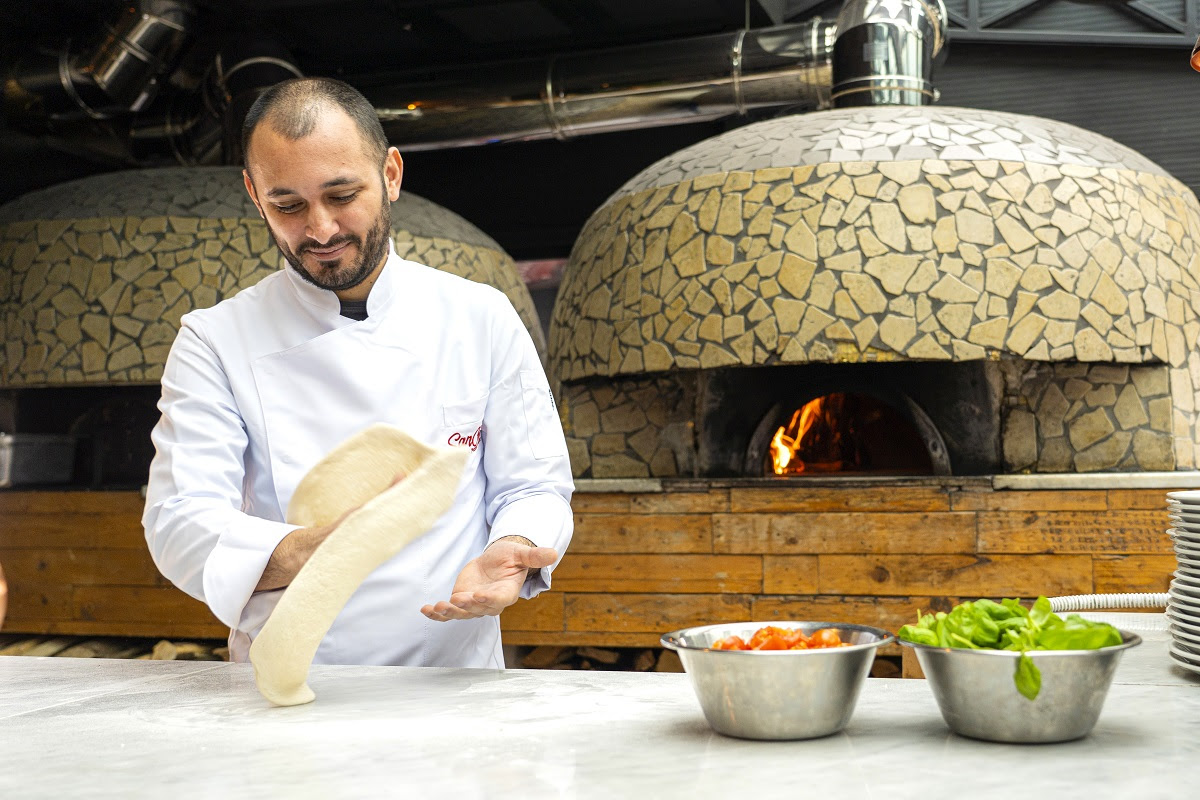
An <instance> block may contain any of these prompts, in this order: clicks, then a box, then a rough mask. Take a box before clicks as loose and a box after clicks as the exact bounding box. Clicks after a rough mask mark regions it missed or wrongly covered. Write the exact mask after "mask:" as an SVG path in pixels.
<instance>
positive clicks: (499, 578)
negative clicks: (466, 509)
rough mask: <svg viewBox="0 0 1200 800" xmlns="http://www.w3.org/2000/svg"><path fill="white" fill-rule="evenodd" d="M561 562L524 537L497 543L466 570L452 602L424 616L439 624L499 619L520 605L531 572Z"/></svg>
mask: <svg viewBox="0 0 1200 800" xmlns="http://www.w3.org/2000/svg"><path fill="white" fill-rule="evenodd" d="M557 560H558V552H557V551H556V550H554V548H552V547H535V546H534V544H533V542H531V541H529V540H528V539H526V538H525V537H523V536H505V537H503V538H501V539H497V540H496V541H495V542H492V544H491V546H490V547H488V548H487V549H486V550H484V551H483V552H482V553H480V554H479V557H478V558H475V559H472V560H471V561H469V562H468V563H467V565H466V566H465V567H463V570H462V572H460V573H459V574H458V580H456V581H455V582H454V590H453V591H452V593H451V594H450V601H449V602H446V601H445V600H441V601H439V602H438V603H436V604H434V605H426V606H422V607H421V613H422V614H424V615H425V616H427V617H429V618H430V619H432V620H435V621H437V622H446V621H447V620H452V619H475V618H476V617H486V616H496V615H497V614H499V613H500V612H501V611H503V610H504V609H506V608H508V607H509V606H511V605H512V604H513V603H515V602H517V598H518V597H519V596H520V593H521V584H523V583H525V578H526V576H527V575H528V574H529V570H531V569H541V568H542V567H548V566H550V565H551V564H553V563H554V562H555V561H557Z"/></svg>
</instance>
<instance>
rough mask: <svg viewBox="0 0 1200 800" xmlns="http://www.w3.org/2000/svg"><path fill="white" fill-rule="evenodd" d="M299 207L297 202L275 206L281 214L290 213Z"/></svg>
mask: <svg viewBox="0 0 1200 800" xmlns="http://www.w3.org/2000/svg"><path fill="white" fill-rule="evenodd" d="M299 208H300V204H299V203H292V204H291V205H286V206H275V210H276V211H278V212H279V213H281V214H292V213H294V212H295V211H297V210H298V209H299Z"/></svg>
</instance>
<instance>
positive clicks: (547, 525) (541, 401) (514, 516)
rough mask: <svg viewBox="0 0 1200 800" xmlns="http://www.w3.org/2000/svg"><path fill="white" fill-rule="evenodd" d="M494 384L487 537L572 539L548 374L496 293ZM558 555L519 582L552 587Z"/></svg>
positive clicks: (558, 543) (556, 543) (488, 420)
mask: <svg viewBox="0 0 1200 800" xmlns="http://www.w3.org/2000/svg"><path fill="white" fill-rule="evenodd" d="M491 317H492V321H491V337H490V338H491V344H492V359H491V360H492V385H491V387H490V391H489V393H488V402H487V408H486V409H485V411H484V418H483V425H484V446H483V466H484V472H485V474H486V475H487V489H486V491H485V495H484V501H485V503H486V512H485V513H486V518H487V523H488V525H490V526H491V531H490V533H489V535H488V543H489V544H490V543H491V542H494V541H496V540H497V539H499V538H501V537H504V536H524V537H525V538H527V539H529V540H530V541H532V542H534V543H535V544H537V545H539V546H542V547H553V548H554V549H555V550H557V551H558V555H559V560H560V561H561V559H562V556H563V554H564V553H565V552H566V549H567V545H568V544H570V542H571V533H572V531H573V530H574V521H573V518H572V515H571V493H572V492H573V491H574V489H575V485H574V482H573V481H572V479H571V462H570V460H569V459H568V458H567V443H566V439H565V438H564V437H563V431H562V423H561V422H560V421H559V417H558V409H557V407H556V405H555V403H554V396H553V394H551V392H550V384H549V382H548V381H547V380H546V373H545V371H544V370H543V369H542V364H541V361H540V360H539V359H538V354H537V350H536V349H535V348H534V346H533V340H532V339H530V338H529V332H528V331H526V330H525V326H524V324H523V323H522V322H521V318H520V317H519V316H517V312H516V310H515V309H514V308H513V307H512V304H511V303H510V302H509V301H508V298H506V297H504V295H502V294H500V293H499V292H497V293H496V302H495V304H494V310H493V313H492V315H491ZM556 566H558V564H557V562H556V563H555V564H553V565H551V566H549V567H546V568H544V569H542V570H541V571H540V573H539V574H536V575H533V576H531V577H530V578H529V580H527V581H526V582H525V585H524V586H523V587H521V596H522V597H525V598H530V597H533V596H535V595H537V594H538V593H540V592H542V591H544V590H545V589H548V588H550V574H551V572H553V570H554V567H556Z"/></svg>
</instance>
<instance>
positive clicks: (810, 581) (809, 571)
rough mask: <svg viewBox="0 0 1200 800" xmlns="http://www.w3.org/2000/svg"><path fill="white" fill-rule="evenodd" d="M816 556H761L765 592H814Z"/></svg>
mask: <svg viewBox="0 0 1200 800" xmlns="http://www.w3.org/2000/svg"><path fill="white" fill-rule="evenodd" d="M817 585H818V584H817V557H816V556H763V587H762V590H763V592H764V593H765V594H816V591H817Z"/></svg>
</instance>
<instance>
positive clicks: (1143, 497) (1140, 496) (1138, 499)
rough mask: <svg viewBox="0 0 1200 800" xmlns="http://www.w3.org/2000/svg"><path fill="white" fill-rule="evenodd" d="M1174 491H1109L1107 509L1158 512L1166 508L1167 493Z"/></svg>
mask: <svg viewBox="0 0 1200 800" xmlns="http://www.w3.org/2000/svg"><path fill="white" fill-rule="evenodd" d="M1173 491H1176V490H1175V489H1109V490H1108V507H1109V508H1111V509H1112V510H1113V511H1124V510H1130V511H1133V510H1140V511H1160V510H1162V509H1165V508H1166V507H1167V492H1173Z"/></svg>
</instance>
